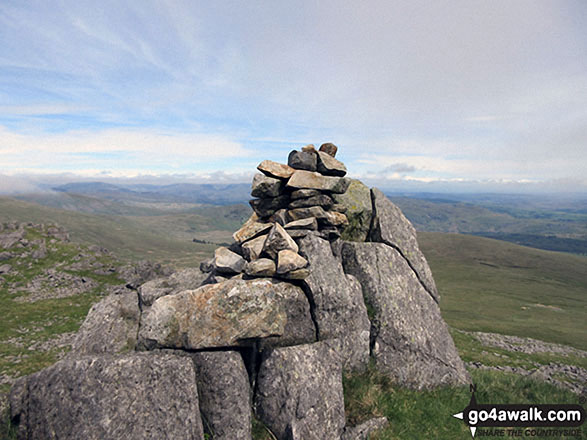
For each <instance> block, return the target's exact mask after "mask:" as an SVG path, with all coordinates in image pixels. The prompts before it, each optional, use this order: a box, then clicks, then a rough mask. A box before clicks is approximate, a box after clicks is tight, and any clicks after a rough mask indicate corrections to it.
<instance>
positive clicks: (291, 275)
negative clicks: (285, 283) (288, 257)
mask: <svg viewBox="0 0 587 440" xmlns="http://www.w3.org/2000/svg"><path fill="white" fill-rule="evenodd" d="M309 276H310V269H308V268H304V269H297V270H292V271H291V272H287V273H284V274H281V275H279V277H280V278H284V279H286V280H305V279H306V278H308V277H309Z"/></svg>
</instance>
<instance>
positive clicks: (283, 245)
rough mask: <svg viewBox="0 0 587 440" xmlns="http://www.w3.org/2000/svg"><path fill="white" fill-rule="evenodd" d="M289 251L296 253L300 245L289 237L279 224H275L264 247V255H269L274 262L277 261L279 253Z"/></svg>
mask: <svg viewBox="0 0 587 440" xmlns="http://www.w3.org/2000/svg"><path fill="white" fill-rule="evenodd" d="M284 249H289V250H292V251H294V252H297V251H298V245H297V244H296V242H295V241H294V240H293V238H291V237H290V236H289V234H288V233H287V231H286V230H285V229H283V226H281V225H280V224H279V223H275V224H274V225H273V228H271V230H270V231H269V235H268V236H267V239H266V240H265V243H264V245H263V254H266V255H269V256H270V257H271V258H272V259H273V260H276V259H277V254H278V253H279V251H281V250H284Z"/></svg>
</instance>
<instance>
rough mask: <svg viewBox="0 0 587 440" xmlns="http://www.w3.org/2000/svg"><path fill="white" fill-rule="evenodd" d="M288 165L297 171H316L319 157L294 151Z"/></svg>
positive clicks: (310, 153) (288, 159)
mask: <svg viewBox="0 0 587 440" xmlns="http://www.w3.org/2000/svg"><path fill="white" fill-rule="evenodd" d="M287 164H288V165H289V166H290V167H292V168H295V169H296V170H307V171H316V166H317V155H316V153H312V152H308V151H297V150H293V151H292V152H291V153H289V156H288V158H287Z"/></svg>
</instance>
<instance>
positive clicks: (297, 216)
mask: <svg viewBox="0 0 587 440" xmlns="http://www.w3.org/2000/svg"><path fill="white" fill-rule="evenodd" d="M287 217H288V219H289V221H290V222H292V221H295V220H301V219H304V218H310V217H315V218H317V219H321V218H325V217H326V211H324V208H322V207H321V206H310V207H308V208H296V209H290V210H289V211H287Z"/></svg>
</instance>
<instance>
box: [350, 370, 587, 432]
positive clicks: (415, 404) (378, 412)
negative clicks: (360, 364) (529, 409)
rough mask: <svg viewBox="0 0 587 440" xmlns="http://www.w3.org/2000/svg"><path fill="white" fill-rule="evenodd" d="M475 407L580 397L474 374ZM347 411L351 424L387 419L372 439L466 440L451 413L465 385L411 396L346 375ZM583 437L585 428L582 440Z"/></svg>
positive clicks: (502, 376) (371, 376)
mask: <svg viewBox="0 0 587 440" xmlns="http://www.w3.org/2000/svg"><path fill="white" fill-rule="evenodd" d="M471 376H472V379H473V382H474V383H475V384H476V385H477V393H476V398H477V402H478V403H498V404H514V403H535V404H541V403H577V402H578V396H576V395H575V394H573V393H571V392H569V391H565V390H561V389H559V388H556V387H554V386H552V385H549V384H547V383H544V382H538V381H534V380H532V379H528V378H523V377H520V376H517V375H513V374H507V373H501V372H492V371H473V372H472V373H471ZM343 385H344V394H345V409H346V413H347V419H348V421H349V423H350V424H351V425H356V424H359V423H361V422H364V421H366V420H369V419H371V418H373V417H381V416H385V417H387V418H388V420H389V422H390V423H389V426H388V427H387V428H385V429H383V430H381V431H379V432H377V433H375V434H372V435H371V437H370V439H371V440H406V439H438V440H444V439H446V440H456V439H470V438H471V433H470V431H469V429H468V427H466V426H465V424H464V423H463V422H462V421H461V420H458V419H456V418H454V417H452V415H453V414H456V413H459V412H461V411H462V410H463V409H464V408H465V407H466V406H467V404H468V403H469V400H470V398H471V394H470V392H469V387H468V386H462V387H453V388H450V387H445V388H440V389H436V390H431V391H414V390H409V389H405V388H402V387H398V386H396V385H394V384H393V383H391V382H390V381H389V379H388V378H387V377H386V376H384V375H381V374H379V373H377V372H376V371H375V370H374V369H373V368H369V370H368V371H367V372H366V373H363V374H357V375H350V376H349V375H347V376H345V378H344V381H343ZM581 438H587V432H585V430H584V429H583V437H581Z"/></svg>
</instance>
